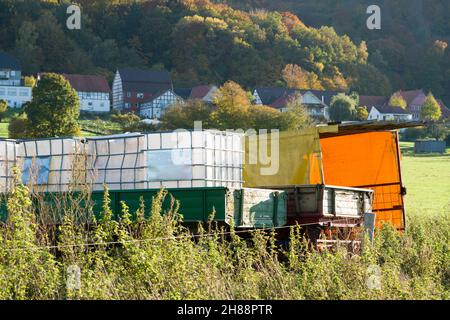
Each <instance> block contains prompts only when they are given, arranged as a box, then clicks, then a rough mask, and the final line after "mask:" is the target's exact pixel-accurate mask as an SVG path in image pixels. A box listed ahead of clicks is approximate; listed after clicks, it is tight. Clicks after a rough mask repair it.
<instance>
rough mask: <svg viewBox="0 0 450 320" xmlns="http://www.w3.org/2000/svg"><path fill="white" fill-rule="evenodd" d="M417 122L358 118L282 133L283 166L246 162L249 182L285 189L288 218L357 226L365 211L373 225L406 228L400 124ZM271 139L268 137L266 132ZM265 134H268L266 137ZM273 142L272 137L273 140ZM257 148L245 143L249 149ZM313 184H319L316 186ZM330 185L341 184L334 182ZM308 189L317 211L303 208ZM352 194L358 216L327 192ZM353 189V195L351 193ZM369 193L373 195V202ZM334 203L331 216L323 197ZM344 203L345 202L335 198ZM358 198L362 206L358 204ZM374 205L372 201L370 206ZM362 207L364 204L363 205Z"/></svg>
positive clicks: (280, 143)
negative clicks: (264, 169) (268, 171)
mask: <svg viewBox="0 0 450 320" xmlns="http://www.w3.org/2000/svg"><path fill="white" fill-rule="evenodd" d="M420 125H422V123H419V122H408V123H392V122H369V121H367V122H355V123H347V124H338V125H328V126H323V127H317V128H312V129H307V130H304V131H302V132H298V133H280V138H279V159H280V164H279V170H278V172H277V174H276V175H274V176H264V175H261V174H260V172H261V165H259V164H255V165H246V167H245V169H244V181H245V183H246V186H248V187H254V186H258V187H259V188H261V187H265V188H272V189H280V190H284V191H285V192H287V194H288V210H287V211H288V223H291V224H292V223H299V224H310V223H316V224H317V227H320V228H322V229H325V228H329V227H332V226H333V225H334V226H335V227H337V228H342V227H353V226H356V225H361V224H362V223H363V216H364V214H365V213H366V212H372V213H374V214H375V225H376V226H377V227H380V226H381V225H382V224H383V223H390V224H392V225H393V226H394V227H395V228H396V229H397V230H404V229H405V227H406V221H405V208H404V199H403V197H404V195H405V194H406V188H405V187H404V186H403V182H402V174H401V166H400V161H401V152H400V148H399V144H398V131H397V129H400V128H405V127H417V126H420ZM266 138H267V140H269V139H270V137H269V136H267V137H266ZM263 139H264V137H263ZM269 143H270V142H269ZM256 152H258V153H259V150H256V151H255V149H254V148H253V149H252V148H250V147H248V146H247V150H246V153H247V154H249V155H250V156H253V157H255V156H256V155H255V154H253V155H252V153H256ZM311 186H318V189H317V190H316V191H313V190H312V187H311ZM327 186H329V187H327ZM331 186H339V187H337V189H336V187H331ZM305 190H308V191H307V192H308V193H309V194H310V195H311V196H312V197H314V198H315V199H316V203H317V204H318V205H317V206H316V207H317V210H312V212H311V210H307V211H308V212H307V213H306V212H304V207H303V208H302V201H303V200H304V199H305ZM338 190H339V192H343V193H344V194H347V193H348V196H345V197H344V198H345V199H349V197H350V198H351V197H353V201H351V202H350V203H349V206H350V207H352V206H359V208H361V209H360V212H362V214H361V215H360V216H359V218H358V217H356V216H354V215H353V216H351V215H347V214H344V215H342V214H339V210H337V209H336V208H335V207H334V208H333V206H336V202H334V203H333V201H332V200H327V199H329V198H328V196H329V194H330V193H331V194H332V195H333V193H334V196H336V194H339V192H338V193H336V192H337V191H338ZM351 194H353V195H351ZM369 197H373V199H372V200H371V201H369V200H368V198H369ZM324 200H325V203H326V204H328V205H329V204H330V202H331V204H332V205H331V206H332V208H331V210H330V211H329V214H328V215H324V214H322V213H321V210H324V209H323V208H322V206H321V205H320V202H321V201H322V202H323V201H324ZM335 200H336V201H338V202H339V203H340V204H343V203H345V201H346V200H344V201H342V199H341V200H339V199H335ZM357 203H358V205H357ZM369 204H370V205H369ZM362 208H364V209H362Z"/></svg>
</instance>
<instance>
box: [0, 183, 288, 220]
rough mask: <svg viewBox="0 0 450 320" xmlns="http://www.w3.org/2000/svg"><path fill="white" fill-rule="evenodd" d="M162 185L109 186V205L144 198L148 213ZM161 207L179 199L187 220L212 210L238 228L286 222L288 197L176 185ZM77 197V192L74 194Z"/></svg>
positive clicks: (1, 207) (2, 209) (0, 211)
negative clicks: (129, 187)
mask: <svg viewBox="0 0 450 320" xmlns="http://www.w3.org/2000/svg"><path fill="white" fill-rule="evenodd" d="M159 191H160V190H159V189H142V190H134V189H133V190H110V191H109V194H110V199H111V204H110V207H111V209H112V211H113V214H114V216H115V217H118V216H119V214H120V212H121V202H122V201H123V202H125V203H126V204H127V206H128V207H129V208H130V213H132V214H133V213H135V212H136V211H137V210H138V209H139V206H140V203H141V198H142V199H143V200H144V202H145V208H146V213H147V214H148V213H149V211H150V208H151V205H152V199H153V198H154V197H155V196H156V195H157V193H158V192H159ZM167 191H168V196H166V198H165V199H164V202H163V205H162V209H163V212H167V210H169V209H170V208H171V205H172V200H173V199H175V200H178V201H179V203H180V208H179V213H180V214H182V216H183V221H184V222H185V223H199V222H207V221H208V220H209V218H210V216H211V214H212V213H213V212H215V214H214V218H213V220H214V221H217V222H219V223H224V224H227V225H230V224H231V222H232V221H233V223H234V226H235V227H237V228H271V227H279V226H283V225H285V224H286V221H287V213H286V209H287V197H286V194H285V193H284V192H283V191H280V190H268V189H255V188H243V189H229V188H225V187H202V188H173V189H167ZM74 196H75V197H76V195H74ZM61 197H62V196H61V194H60V193H44V194H43V199H44V202H45V203H46V204H47V205H48V206H51V205H55V203H57V202H58V201H59V200H58V199H61ZM90 201H91V207H92V209H93V213H94V214H95V215H97V216H98V215H99V213H100V212H101V211H102V206H103V192H101V191H93V192H92V193H91V195H90ZM0 216H1V220H2V221H5V220H6V219H7V208H6V197H3V198H2V200H1V204H0Z"/></svg>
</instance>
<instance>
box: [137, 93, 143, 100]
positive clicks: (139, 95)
mask: <svg viewBox="0 0 450 320" xmlns="http://www.w3.org/2000/svg"><path fill="white" fill-rule="evenodd" d="M136 97H137V98H138V99H142V98H144V94H143V93H142V92H138V93H137V94H136Z"/></svg>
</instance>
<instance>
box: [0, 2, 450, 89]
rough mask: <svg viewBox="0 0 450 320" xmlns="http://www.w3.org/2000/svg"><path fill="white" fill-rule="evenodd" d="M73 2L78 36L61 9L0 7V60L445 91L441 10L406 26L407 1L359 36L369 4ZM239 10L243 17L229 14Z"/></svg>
mask: <svg viewBox="0 0 450 320" xmlns="http://www.w3.org/2000/svg"><path fill="white" fill-rule="evenodd" d="M60 2H62V3H60ZM76 2H78V3H79V4H80V5H81V7H82V14H83V16H82V28H81V30H68V29H67V28H66V26H65V24H66V19H67V17H68V15H67V14H66V8H67V5H68V4H67V3H66V1H55V0H54V1H50V0H48V1H43V0H41V1H37V0H23V1H15V0H0V50H1V51H7V52H10V53H13V54H14V55H16V56H17V57H18V58H19V59H20V60H21V61H22V64H23V67H24V72H25V73H35V72H37V71H55V72H66V73H95V74H105V75H108V76H109V78H110V79H111V77H112V74H113V73H114V71H115V70H116V69H117V68H119V67H125V66H136V67H142V68H143V67H147V68H153V69H163V68H165V69H168V70H170V71H171V72H172V75H173V79H174V81H175V85H177V86H188V85H193V84H198V83H207V82H209V83H222V82H224V81H226V80H234V81H236V82H238V83H240V84H242V85H243V86H245V87H247V88H251V87H253V86H269V85H283V81H282V79H283V77H282V70H283V68H284V67H285V66H286V65H288V64H297V65H299V66H301V68H303V69H304V71H306V72H307V75H308V83H311V84H312V86H313V87H316V88H324V89H350V90H356V91H359V92H360V93H361V94H372V95H381V94H390V93H391V91H392V89H398V88H403V89H408V88H416V87H417V88H419V87H420V88H424V89H426V90H432V91H433V92H434V93H435V94H436V95H437V96H444V95H445V94H446V93H448V91H449V90H448V88H449V80H448V79H449V78H450V77H449V76H448V75H449V73H450V59H449V52H450V51H449V50H446V48H445V46H446V43H445V42H437V43H435V42H434V40H437V39H438V38H439V39H440V40H442V41H444V40H446V38H445V36H447V37H448V34H449V32H448V28H449V27H448V26H449V23H448V19H445V18H444V17H445V14H447V13H448V12H449V9H448V1H445V0H442V1H441V0H439V1H433V3H434V2H436V5H433V6H432V7H430V6H426V5H424V8H425V7H426V8H425V9H426V10H425V12H426V15H425V13H424V14H423V15H421V16H420V17H419V16H418V15H417V14H415V16H407V15H408V14H409V12H415V11H414V10H412V9H411V8H409V7H408V4H409V3H411V2H410V1H386V3H388V2H389V5H388V4H386V6H388V7H389V8H390V11H389V12H390V13H387V12H385V11H383V19H384V15H389V17H391V18H390V19H391V20H389V21H391V22H392V23H387V22H386V23H385V24H383V28H384V29H382V30H381V31H369V30H367V29H365V18H366V14H365V8H366V7H367V5H366V4H365V3H366V2H367V1H350V0H346V1H339V5H337V4H335V2H334V1H329V0H323V1H310V0H306V1H264V0H260V1H214V2H215V3H213V2H212V1H210V0H178V1H168V0H151V1H131V0H129V1H121V0H116V1H110V0H97V1H91V0H79V1H76ZM219 2H222V3H219ZM223 2H230V3H229V4H228V3H223ZM237 2H239V3H240V5H241V6H242V5H244V6H242V10H240V9H237V8H235V9H233V8H232V7H230V5H231V6H234V5H236V3H237ZM391 2H396V3H398V4H399V5H402V6H404V7H408V8H409V11H408V12H404V13H403V15H405V16H406V17H404V21H405V23H401V22H399V23H398V24H396V22H397V21H398V19H397V16H398V15H402V14H401V12H400V11H399V10H400V8H397V7H395V6H394V5H393V4H392V5H391V4H390V3H391ZM416 2H417V1H416ZM419 2H420V1H419ZM423 2H427V1H425V0H424V1H423ZM439 5H440V6H441V7H439ZM257 7H260V8H268V9H270V10H255V9H252V8H257ZM394 9H395V10H394ZM272 10H279V11H272ZM288 11H291V12H293V13H295V14H297V15H298V16H299V17H300V19H299V18H298V17H297V16H296V15H294V14H293V13H289V12H288ZM433 12H434V14H433ZM441 16H442V17H441ZM415 17H416V18H415ZM419 18H420V19H419ZM386 19H387V18H386ZM419 20H420V21H421V23H417V28H415V27H416V23H415V21H419ZM383 21H384V20H383ZM401 21H403V20H401ZM429 21H432V22H433V23H432V24H430V23H427V22H429ZM409 23H410V24H411V25H410V24H409ZM322 25H323V26H322ZM328 25H330V26H328ZM331 25H332V26H331ZM421 26H426V28H424V27H421ZM335 29H336V30H337V33H336V31H335ZM346 34H349V35H350V36H351V37H352V39H350V37H349V36H347V35H346ZM438 35H439V37H437V36H438ZM366 43H367V45H366Z"/></svg>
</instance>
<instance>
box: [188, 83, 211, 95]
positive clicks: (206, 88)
mask: <svg viewBox="0 0 450 320" xmlns="http://www.w3.org/2000/svg"><path fill="white" fill-rule="evenodd" d="M213 87H214V86H213V85H210V84H207V85H201V86H196V87H193V88H192V90H191V94H190V98H193V99H203V98H204V97H205V96H206V95H207V94H208V93H209V92H210V91H211V89H212V88H213Z"/></svg>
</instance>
